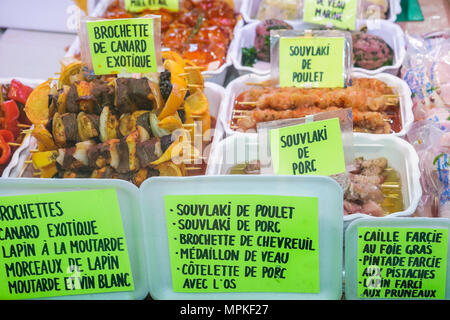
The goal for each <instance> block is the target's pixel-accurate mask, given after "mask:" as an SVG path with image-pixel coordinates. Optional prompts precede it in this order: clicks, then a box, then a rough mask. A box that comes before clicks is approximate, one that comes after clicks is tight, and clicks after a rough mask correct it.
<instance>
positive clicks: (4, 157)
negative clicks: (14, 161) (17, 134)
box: [0, 135, 11, 165]
mask: <svg viewBox="0 0 450 320" xmlns="http://www.w3.org/2000/svg"><path fill="white" fill-rule="evenodd" d="M0 152H1V155H0V165H2V164H5V163H6V162H7V161H8V160H9V157H10V156H11V147H10V146H9V144H8V143H7V142H6V141H5V139H3V136H1V135H0Z"/></svg>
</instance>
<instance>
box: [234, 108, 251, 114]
mask: <svg viewBox="0 0 450 320" xmlns="http://www.w3.org/2000/svg"><path fill="white" fill-rule="evenodd" d="M233 113H248V114H251V113H252V110H237V109H234V110H233Z"/></svg>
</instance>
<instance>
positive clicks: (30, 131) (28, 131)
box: [20, 130, 33, 134]
mask: <svg viewBox="0 0 450 320" xmlns="http://www.w3.org/2000/svg"><path fill="white" fill-rule="evenodd" d="M32 132H33V130H22V131H21V132H20V133H23V134H29V133H32Z"/></svg>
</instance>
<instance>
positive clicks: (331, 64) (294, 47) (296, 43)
mask: <svg viewBox="0 0 450 320" xmlns="http://www.w3.org/2000/svg"><path fill="white" fill-rule="evenodd" d="M344 48H345V39H344V38H341V37H338V38H310V37H297V38H280V48H279V50H280V54H279V56H280V58H279V70H280V71H279V72H280V87H315V88H336V87H341V88H342V87H344V84H345V77H344V71H345V70H344V65H345V61H344V57H345V54H344Z"/></svg>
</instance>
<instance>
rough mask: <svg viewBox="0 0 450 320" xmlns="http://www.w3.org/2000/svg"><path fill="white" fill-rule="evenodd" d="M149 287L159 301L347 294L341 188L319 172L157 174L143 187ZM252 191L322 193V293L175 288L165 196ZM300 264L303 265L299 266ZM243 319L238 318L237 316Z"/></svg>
mask: <svg viewBox="0 0 450 320" xmlns="http://www.w3.org/2000/svg"><path fill="white" fill-rule="evenodd" d="M140 191H141V195H142V196H141V207H142V214H143V221H144V223H143V226H144V242H145V246H146V259H147V268H148V278H149V291H150V294H151V296H152V298H153V299H156V300H235V299H238V300H255V299H257V300H279V299H280V300H290V299H294V300H299V299H300V300H311V299H312V300H322V299H325V300H338V299H340V298H341V296H342V269H341V268H342V263H343V250H342V245H343V243H342V237H343V233H342V232H341V230H342V229H341V228H342V220H341V219H340V218H339V215H340V214H341V213H342V189H341V188H340V187H339V185H338V184H337V183H336V182H335V181H334V180H332V179H330V178H328V177H319V176H303V177H299V176H297V177H294V176H251V177H249V176H242V175H239V176H221V177H210V176H209V177H208V176H199V177H187V178H176V177H155V178H151V179H148V180H146V181H145V182H144V183H143V184H142V185H141V187H140ZM191 194H192V195H205V196H206V195H214V194H223V195H225V194H241V195H245V194H253V195H283V196H302V197H317V198H318V204H319V205H318V208H319V210H318V217H319V261H320V263H319V269H320V270H319V273H320V292H318V293H295V292H211V293H201V292H199V293H185V292H174V291H173V285H172V274H171V267H170V256H169V243H168V231H167V224H166V218H165V206H164V196H166V195H191ZM300 267H301V266H300ZM238 318H239V317H238Z"/></svg>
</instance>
